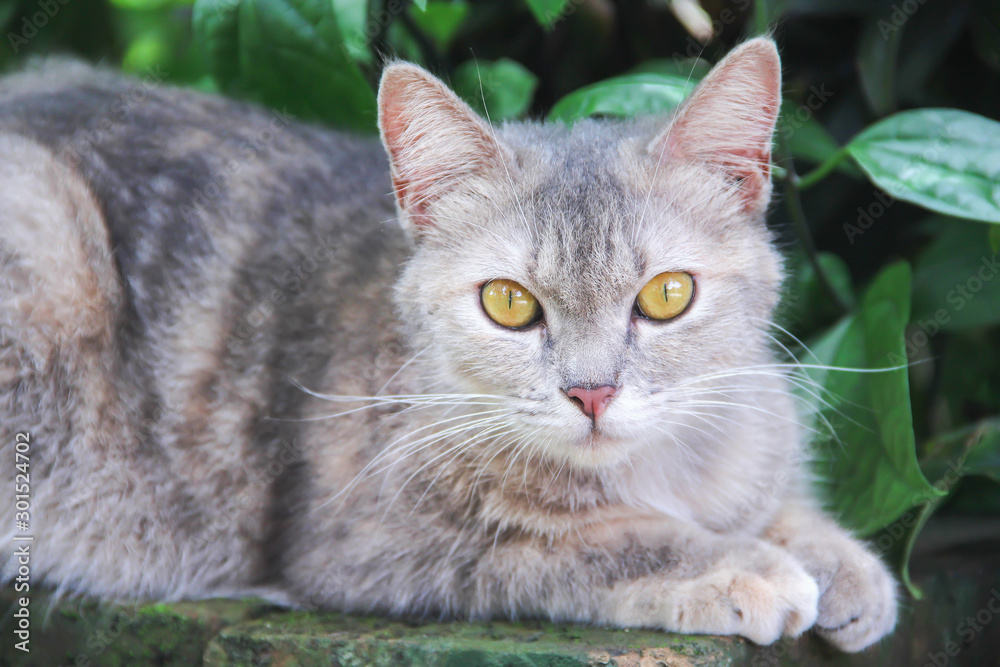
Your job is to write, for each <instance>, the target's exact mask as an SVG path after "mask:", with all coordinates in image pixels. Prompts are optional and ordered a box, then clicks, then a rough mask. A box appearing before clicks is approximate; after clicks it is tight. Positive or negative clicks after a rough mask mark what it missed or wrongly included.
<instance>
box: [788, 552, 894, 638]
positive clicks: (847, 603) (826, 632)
mask: <svg viewBox="0 0 1000 667" xmlns="http://www.w3.org/2000/svg"><path fill="white" fill-rule="evenodd" d="M831 555H833V556H835V559H834V560H835V562H834V563H833V565H832V567H831V566H829V565H828V567H827V569H826V570H825V571H823V572H820V573H818V574H819V576H817V579H818V580H819V582H820V586H821V593H820V599H819V615H818V617H817V619H816V631H817V632H818V633H819V634H820V636H822V637H823V638H825V639H826V640H827V641H829V642H830V643H831V644H833V645H834V646H836V647H837V648H839V649H841V650H842V651H850V652H854V651H860V650H861V649H863V648H866V647H867V646H870V645H871V644H873V643H875V642H877V641H878V640H880V639H882V637H885V636H886V635H887V634H889V633H890V632H892V630H893V628H894V627H895V626H896V609H897V603H896V582H895V581H894V580H893V578H892V575H890V574H889V571H888V570H887V569H886V567H885V565H883V564H882V561H880V560H879V559H878V558H876V557H875V556H873V555H872V554H870V553H868V552H867V551H865V550H864V548H863V547H861V545H859V544H854V543H852V544H850V546H846V545H844V546H841V547H840V548H838V549H836V550H835V553H833V554H831ZM807 567H808V565H807Z"/></svg>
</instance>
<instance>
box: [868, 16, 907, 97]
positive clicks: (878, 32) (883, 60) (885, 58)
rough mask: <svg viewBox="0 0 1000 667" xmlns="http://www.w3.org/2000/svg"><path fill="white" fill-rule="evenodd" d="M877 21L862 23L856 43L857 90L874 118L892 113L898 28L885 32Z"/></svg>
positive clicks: (900, 35)
mask: <svg viewBox="0 0 1000 667" xmlns="http://www.w3.org/2000/svg"><path fill="white" fill-rule="evenodd" d="M883 25H884V24H883V23H882V22H881V21H866V22H865V24H864V28H863V29H862V31H861V41H860V44H858V57H857V65H858V76H859V79H860V81H861V91H862V92H863V93H864V95H865V99H867V100H868V105H869V106H870V107H871V110H872V111H874V112H875V115H877V116H885V115H886V114H889V113H892V112H893V111H895V110H896V95H895V91H896V61H897V59H898V57H899V46H900V43H901V42H902V38H903V30H902V28H898V29H896V30H890V31H886V30H885V29H884V27H883Z"/></svg>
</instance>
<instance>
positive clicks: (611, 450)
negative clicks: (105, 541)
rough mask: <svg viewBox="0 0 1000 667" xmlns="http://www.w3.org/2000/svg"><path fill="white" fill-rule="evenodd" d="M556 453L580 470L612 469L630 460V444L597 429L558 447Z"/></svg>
mask: <svg viewBox="0 0 1000 667" xmlns="http://www.w3.org/2000/svg"><path fill="white" fill-rule="evenodd" d="M556 449H557V451H556V452H554V453H555V454H556V455H557V456H559V457H562V458H565V459H566V460H567V462H569V463H571V464H573V465H576V466H577V467H579V468H585V469H590V470H598V469H604V468H611V467H614V466H616V465H618V464H619V463H621V462H622V461H624V460H625V459H627V458H628V452H629V449H630V447H629V443H628V442H627V441H624V440H621V439H619V438H617V437H615V436H613V435H611V434H608V433H606V432H602V431H601V430H600V429H595V430H592V431H590V432H589V433H587V434H586V435H584V436H582V437H580V438H577V439H575V440H572V441H567V442H564V443H562V444H561V445H560V446H558V447H557V448H556Z"/></svg>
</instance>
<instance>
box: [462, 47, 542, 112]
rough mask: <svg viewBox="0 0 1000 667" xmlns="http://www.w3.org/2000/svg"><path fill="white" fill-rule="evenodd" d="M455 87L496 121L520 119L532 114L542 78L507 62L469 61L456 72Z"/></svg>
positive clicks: (477, 108)
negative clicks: (531, 110)
mask: <svg viewBox="0 0 1000 667" xmlns="http://www.w3.org/2000/svg"><path fill="white" fill-rule="evenodd" d="M452 84H453V86H454V88H455V92H456V93H458V95H459V96H460V97H462V98H463V99H465V101H466V102H468V103H469V105H470V106H472V108H474V109H476V110H477V111H478V112H479V113H480V114H482V115H484V116H488V117H489V119H490V120H493V121H496V120H506V119H509V118H516V117H518V116H520V115H521V114H523V113H524V112H526V111H527V110H528V108H529V107H530V106H531V100H532V98H533V97H534V94H535V88H536V87H537V86H538V78H537V77H536V76H535V75H534V74H532V73H531V72H530V71H528V70H527V69H525V68H524V67H523V66H522V65H521V64H520V63H517V62H515V61H513V60H509V59H507V58H501V59H500V60H495V61H492V62H491V61H488V60H478V61H477V60H467V61H465V62H464V63H462V64H461V65H459V66H458V67H457V68H456V69H455V77H454V80H453V81H452ZM484 103H485V106H484Z"/></svg>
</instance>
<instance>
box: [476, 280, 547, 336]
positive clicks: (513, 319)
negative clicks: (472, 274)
mask: <svg viewBox="0 0 1000 667" xmlns="http://www.w3.org/2000/svg"><path fill="white" fill-rule="evenodd" d="M480 298H481V300H482V302H483V310H485V311H486V314H487V315H489V316H490V319H491V320H493V321H494V322H496V323H497V324H499V325H500V326H504V327H507V328H509V329H520V328H522V327H526V326H528V325H529V324H534V323H535V322H537V321H538V319H539V318H540V317H541V314H542V307H541V306H540V305H539V304H538V299H536V298H535V295H534V294H532V293H531V292H529V291H528V290H526V289H525V288H524V287H523V286H521V285H520V284H518V283H516V282H514V281H513V280H505V279H503V278H497V279H496V280H491V281H489V282H488V283H486V284H485V285H483V288H482V290H481V292H480Z"/></svg>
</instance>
